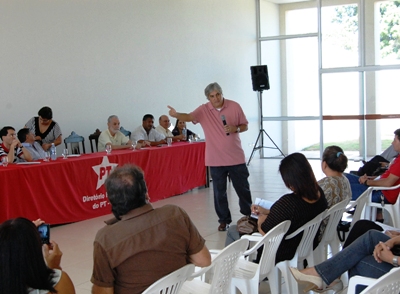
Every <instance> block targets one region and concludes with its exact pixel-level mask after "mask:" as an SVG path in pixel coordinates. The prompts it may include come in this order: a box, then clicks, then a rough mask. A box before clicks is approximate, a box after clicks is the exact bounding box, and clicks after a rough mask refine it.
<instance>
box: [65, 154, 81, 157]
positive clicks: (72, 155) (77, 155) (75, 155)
mask: <svg viewBox="0 0 400 294" xmlns="http://www.w3.org/2000/svg"><path fill="white" fill-rule="evenodd" d="M79 156H81V155H80V154H69V155H68V156H67V157H79Z"/></svg>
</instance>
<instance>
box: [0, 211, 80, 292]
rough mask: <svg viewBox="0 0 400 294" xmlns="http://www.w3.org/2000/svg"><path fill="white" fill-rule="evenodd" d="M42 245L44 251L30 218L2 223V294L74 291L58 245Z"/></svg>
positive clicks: (0, 255)
mask: <svg viewBox="0 0 400 294" xmlns="http://www.w3.org/2000/svg"><path fill="white" fill-rule="evenodd" d="M43 246H44V248H43V252H42V244H41V239H40V236H39V232H38V229H37V227H36V226H35V224H34V223H33V222H31V221H30V220H27V219H25V218H15V219H10V220H7V221H5V222H4V223H2V224H1V225H0V252H1V254H0V264H1V266H0V285H1V286H0V294H3V293H4V294H9V293H13V294H27V293H29V294H35V293H38V294H47V293H59V294H64V293H66V294H70V293H71V294H73V293H75V288H74V285H73V284H72V281H71V279H70V278H69V276H68V275H67V274H66V273H65V272H63V271H62V270H61V267H60V261H61V255H62V253H61V251H60V249H59V248H58V245H57V244H56V243H55V242H53V241H51V246H52V249H49V247H48V245H46V244H45V245H43ZM43 257H44V258H43ZM46 263H47V265H46Z"/></svg>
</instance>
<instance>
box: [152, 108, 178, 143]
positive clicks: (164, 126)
mask: <svg viewBox="0 0 400 294" xmlns="http://www.w3.org/2000/svg"><path fill="white" fill-rule="evenodd" d="M158 123H159V124H160V125H159V126H157V127H156V131H157V132H159V133H160V134H163V135H164V136H165V137H171V138H172V141H180V140H182V139H183V135H178V136H174V134H172V132H171V131H170V130H169V129H168V128H169V127H170V126H171V122H170V120H169V117H168V116H167V115H165V114H163V115H161V116H160V118H159V119H158Z"/></svg>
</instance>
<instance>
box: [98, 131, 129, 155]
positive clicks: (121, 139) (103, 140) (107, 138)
mask: <svg viewBox="0 0 400 294" xmlns="http://www.w3.org/2000/svg"><path fill="white" fill-rule="evenodd" d="M128 141H129V138H128V137H127V136H125V135H124V134H122V133H121V132H120V131H118V132H116V133H115V135H114V136H113V135H111V133H110V130H109V129H107V130H105V131H102V132H101V134H100V136H99V144H98V146H97V147H98V150H99V151H104V150H106V144H107V143H111V145H120V146H121V145H126V143H128Z"/></svg>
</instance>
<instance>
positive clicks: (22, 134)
mask: <svg viewBox="0 0 400 294" xmlns="http://www.w3.org/2000/svg"><path fill="white" fill-rule="evenodd" d="M18 140H19V141H20V142H21V144H22V146H24V147H25V148H26V150H28V151H29V153H30V154H31V155H32V160H38V159H44V158H45V157H46V151H44V150H43V148H42V146H40V144H39V143H38V142H36V141H35V135H34V134H33V133H32V132H31V131H29V129H26V128H23V129H20V130H19V131H18Z"/></svg>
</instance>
